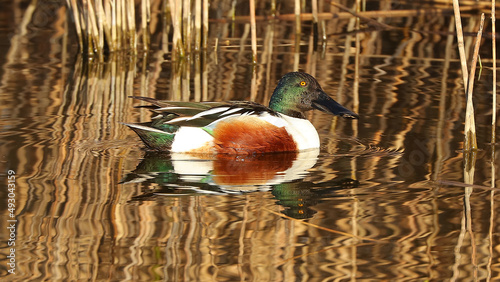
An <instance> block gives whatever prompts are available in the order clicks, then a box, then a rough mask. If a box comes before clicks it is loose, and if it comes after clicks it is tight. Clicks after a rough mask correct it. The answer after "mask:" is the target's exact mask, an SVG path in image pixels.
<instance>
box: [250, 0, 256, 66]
mask: <svg viewBox="0 0 500 282" xmlns="http://www.w3.org/2000/svg"><path fill="white" fill-rule="evenodd" d="M250 30H251V37H252V62H253V63H254V64H256V63H257V30H256V27H255V0H250Z"/></svg>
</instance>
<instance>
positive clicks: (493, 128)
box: [491, 0, 497, 185]
mask: <svg viewBox="0 0 500 282" xmlns="http://www.w3.org/2000/svg"><path fill="white" fill-rule="evenodd" d="M495 24H496V23H495V0H491V47H492V49H493V50H492V52H493V55H492V56H493V93H492V95H493V97H492V98H493V113H492V116H491V144H492V147H493V148H494V145H493V144H495V142H496V141H495V139H496V137H495V134H496V123H497V43H496V42H497V41H496V30H495ZM493 151H494V149H493ZM492 161H493V159H492ZM492 185H493V183H492Z"/></svg>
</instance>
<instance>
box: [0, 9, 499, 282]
mask: <svg viewBox="0 0 500 282" xmlns="http://www.w3.org/2000/svg"><path fill="white" fill-rule="evenodd" d="M447 20H449V18H448V19H447ZM3 24H4V26H5V29H3V30H2V31H0V33H2V38H8V40H5V41H4V42H3V43H0V51H1V52H0V53H1V54H4V56H2V57H1V58H0V63H1V65H2V69H1V70H0V75H1V82H0V97H1V101H2V103H1V105H0V112H1V117H2V118H1V120H0V126H1V128H2V131H1V135H0V136H1V143H0V152H1V156H2V159H1V162H0V167H1V169H0V173H1V175H0V176H1V177H0V178H1V181H2V183H4V184H6V185H4V187H7V184H8V183H9V182H8V176H9V170H10V171H12V172H15V177H16V178H15V187H16V188H15V191H14V193H15V208H14V209H12V210H9V209H8V208H9V207H8V202H7V201H8V200H7V199H8V198H9V197H10V196H9V191H8V190H7V189H2V190H1V191H0V198H1V199H4V200H2V201H3V202H2V204H1V205H0V208H1V209H0V210H1V214H0V215H1V224H0V227H1V230H2V231H0V233H1V235H2V238H3V239H2V243H1V249H0V250H1V253H0V256H1V257H0V261H1V264H0V275H1V277H2V278H1V279H2V280H3V281H40V280H61V281H74V280H83V281H85V280H112V281H121V280H131V281H151V280H167V281H192V280H200V281H239V280H244V281H293V280H297V281H323V280H335V281H339V280H357V279H361V280H374V279H383V280H395V281H396V280H397V281H400V280H429V281H430V280H433V281H443V280H472V279H474V278H476V279H488V278H491V277H497V276H498V275H499V272H500V264H499V263H498V261H499V258H500V250H499V249H498V245H499V243H500V242H499V236H498V235H499V232H500V230H499V226H500V220H499V219H498V216H497V214H498V213H499V209H498V204H497V201H498V200H499V199H500V198H499V196H498V191H496V190H495V189H493V190H491V189H490V187H492V186H494V187H499V183H500V182H499V180H498V179H499V177H498V171H499V164H500V160H499V157H498V153H496V154H495V159H493V160H492V150H493V149H496V150H497V151H498V150H499V148H498V144H496V145H495V146H491V144H490V143H489V142H490V136H491V126H490V123H491V75H492V73H491V68H490V67H491V60H490V61H488V59H486V58H488V57H487V54H488V51H487V50H486V51H483V52H484V53H486V54H485V56H484V58H485V59H484V62H483V65H484V66H485V67H484V69H483V71H482V78H481V79H480V80H479V81H478V82H477V84H476V88H475V94H474V95H475V96H474V99H475V107H476V122H477V130H478V146H479V148H480V149H481V150H480V151H479V152H478V153H477V156H476V161H475V165H474V166H473V167H474V169H473V185H466V184H464V182H466V181H467V175H470V173H471V171H470V170H467V171H466V172H465V173H464V160H463V153H462V150H461V149H462V143H463V120H464V110H465V99H464V92H463V87H462V84H461V81H462V78H461V73H460V64H459V62H458V60H457V59H456V58H457V57H458V55H457V52H456V46H455V45H453V44H451V45H446V42H447V41H446V40H447V39H448V37H447V36H444V35H433V36H425V35H422V34H417V33H415V34H414V33H410V34H407V33H405V32H404V31H391V32H385V31H384V32H366V33H363V37H362V38H361V39H360V45H359V46H362V48H361V47H359V48H360V51H361V53H360V55H359V57H358V58H357V59H356V54H355V52H354V48H353V49H352V50H351V52H345V49H344V46H345V45H346V41H347V40H350V39H349V38H346V37H345V36H335V37H333V38H330V39H329V42H328V45H327V48H326V49H325V52H323V53H322V52H313V51H312V50H311V49H310V48H309V47H308V45H307V42H306V41H304V42H303V45H302V46H301V48H299V49H295V48H294V44H293V42H291V41H287V40H278V39H276V42H274V44H275V46H274V48H273V49H271V50H270V49H266V48H265V46H261V47H260V48H261V59H260V60H259V64H258V65H256V66H255V67H253V66H252V65H251V56H250V51H249V47H248V46H247V47H244V48H243V49H240V46H237V45H236V44H237V43H236V40H234V42H233V41H231V40H228V42H229V43H230V45H229V46H224V45H222V44H221V46H220V48H219V49H218V50H217V52H214V51H210V52H208V53H207V54H203V55H200V56H192V57H191V58H189V60H186V61H181V62H172V61H170V60H169V57H168V55H163V54H161V53H155V52H151V54H150V55H149V56H148V57H140V56H138V57H134V56H129V55H125V54H121V55H117V56H115V57H110V58H109V59H108V60H107V61H106V62H105V63H104V64H98V63H96V62H90V63H88V61H87V59H85V58H81V57H79V56H78V55H76V54H75V50H74V48H73V49H72V48H69V49H68V50H66V49H65V48H64V46H63V45H61V40H62V39H61V38H60V37H58V35H51V36H52V37H51V38H52V39H53V41H54V42H47V40H42V38H43V36H44V35H45V34H54V33H55V32H56V31H57V30H59V29H58V28H59V27H60V26H59V25H58V24H57V23H54V25H53V26H49V27H46V28H45V29H41V30H36V29H34V28H33V27H32V30H30V33H29V34H30V36H31V37H16V36H13V37H12V36H11V35H12V33H13V32H14V31H13V30H10V28H11V26H10V25H7V24H5V23H3ZM417 25H418V24H416V26H417ZM283 28H285V27H279V26H277V27H276V29H278V30H279V29H283ZM14 34H15V33H14ZM266 34H267V33H266ZM306 39H307V38H306ZM306 39H305V40H306ZM351 39H352V40H354V38H351ZM6 42H7V43H6ZM354 44H355V43H354V41H352V42H350V43H349V42H348V44H347V45H348V46H351V45H352V46H353V47H355V45H354ZM271 46H272V45H271ZM450 46H451V47H450ZM448 47H450V48H448ZM271 51H272V52H271ZM296 69H300V70H303V71H307V72H309V73H311V74H313V75H315V76H316V77H317V78H318V80H319V82H320V84H321V85H322V86H323V88H324V90H325V91H326V92H327V93H329V94H330V95H331V96H332V97H334V98H335V99H337V100H338V101H339V102H341V103H342V104H344V105H346V106H347V107H349V108H351V109H354V110H355V111H356V112H358V113H359V114H360V116H361V118H360V119H359V121H351V120H343V119H339V118H337V117H332V116H329V115H326V114H323V113H318V112H315V113H311V114H310V115H309V117H308V118H309V119H310V120H311V121H312V122H313V124H314V125H315V126H316V128H317V129H318V132H319V133H320V138H321V140H322V147H321V149H320V150H319V151H309V152H303V153H300V154H295V153H293V154H271V155H263V156H259V155H256V156H246V157H228V156H218V157H214V158H212V159H196V158H194V157H193V156H186V155H178V154H174V155H171V154H158V153H154V152H146V151H145V150H144V148H143V146H142V144H141V142H140V140H139V138H138V137H137V136H136V135H135V134H134V133H133V132H131V130H129V129H128V128H127V127H126V126H124V125H123V124H122V123H124V122H139V121H145V120H147V119H148V118H149V117H150V113H149V112H148V111H147V110H146V109H137V108H135V106H138V105H141V103H140V102H137V101H133V100H131V99H129V98H127V96H129V95H140V96H148V97H155V98H160V99H172V100H193V101H200V100H204V101H212V100H213V101H220V100H239V99H242V100H255V101H258V102H261V103H265V104H267V101H268V100H269V96H270V94H271V93H272V90H273V89H274V87H275V85H276V82H277V80H278V79H279V78H280V77H281V76H282V75H283V74H284V73H286V72H289V71H293V70H296ZM497 138H498V136H497ZM492 168H494V169H496V172H495V170H492ZM464 175H465V176H464ZM494 177H496V178H494ZM492 181H494V183H493V185H492ZM471 187H472V188H471ZM466 211H467V212H466ZM11 212H12V213H13V215H14V216H13V217H12V218H11V217H9V216H10V213H11ZM13 219H15V220H17V221H16V222H15V232H14V233H13V234H14V238H15V241H14V242H15V246H14V254H15V260H16V264H15V272H16V273H15V274H9V273H8V270H9V269H11V266H10V265H9V264H8V263H9V258H8V257H7V256H9V255H10V254H11V253H12V251H11V250H10V248H11V247H10V245H8V244H9V242H11V241H9V240H8V238H9V236H11V237H12V234H11V233H10V229H7V227H9V226H10V224H12V223H13V222H11V221H9V220H13Z"/></svg>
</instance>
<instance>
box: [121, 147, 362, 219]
mask: <svg viewBox="0 0 500 282" xmlns="http://www.w3.org/2000/svg"><path fill="white" fill-rule="evenodd" d="M318 153H319V150H318V149H314V150H308V151H303V152H281V153H267V154H253V155H225V154H219V155H206V156H202V155H190V154H183V153H164V154H159V153H158V152H147V153H146V155H145V156H144V158H143V160H142V161H141V162H140V163H139V164H138V166H137V168H136V169H135V170H134V171H132V172H131V173H129V174H127V175H126V176H125V177H124V179H123V180H122V181H121V183H123V184H129V183H143V184H157V185H158V187H154V188H153V189H151V188H150V186H149V185H144V186H143V187H145V188H144V190H143V194H142V195H138V196H136V197H134V198H133V199H132V200H138V201H147V200H154V199H155V198H157V197H165V196H186V195H208V194H217V195H224V194H242V193H249V192H257V191H261V192H267V191H270V192H271V193H272V195H273V196H274V197H275V198H276V200H277V204H278V205H280V206H282V207H283V208H284V209H283V210H282V213H283V214H285V215H287V216H290V217H293V218H297V219H304V218H310V217H312V216H313V215H314V214H315V210H314V209H312V208H311V207H313V206H314V205H316V204H318V203H319V202H321V199H322V198H324V197H332V196H335V193H334V192H335V191H337V190H339V189H345V188H354V187H356V186H357V185H358V182H357V181H355V180H352V179H341V180H333V181H327V182H320V183H313V182H309V181H304V178H305V177H306V176H307V175H308V172H307V170H308V169H310V168H312V167H313V166H314V165H315V164H316V161H317V156H318Z"/></svg>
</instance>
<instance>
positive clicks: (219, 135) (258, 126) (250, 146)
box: [213, 116, 297, 154]
mask: <svg viewBox="0 0 500 282" xmlns="http://www.w3.org/2000/svg"><path fill="white" fill-rule="evenodd" d="M213 133H214V134H213V135H214V145H215V148H216V151H217V152H218V153H222V154H253V153H268V152H293V151H297V144H296V143H295V141H294V140H293V138H292V136H291V135H290V134H289V133H288V132H287V131H286V129H285V128H284V127H277V126H275V125H273V124H271V123H269V122H267V121H264V120H262V119H260V118H258V117H255V116H239V117H236V118H229V119H227V120H223V121H220V122H219V123H218V124H217V126H216V127H215V128H214V131H213Z"/></svg>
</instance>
